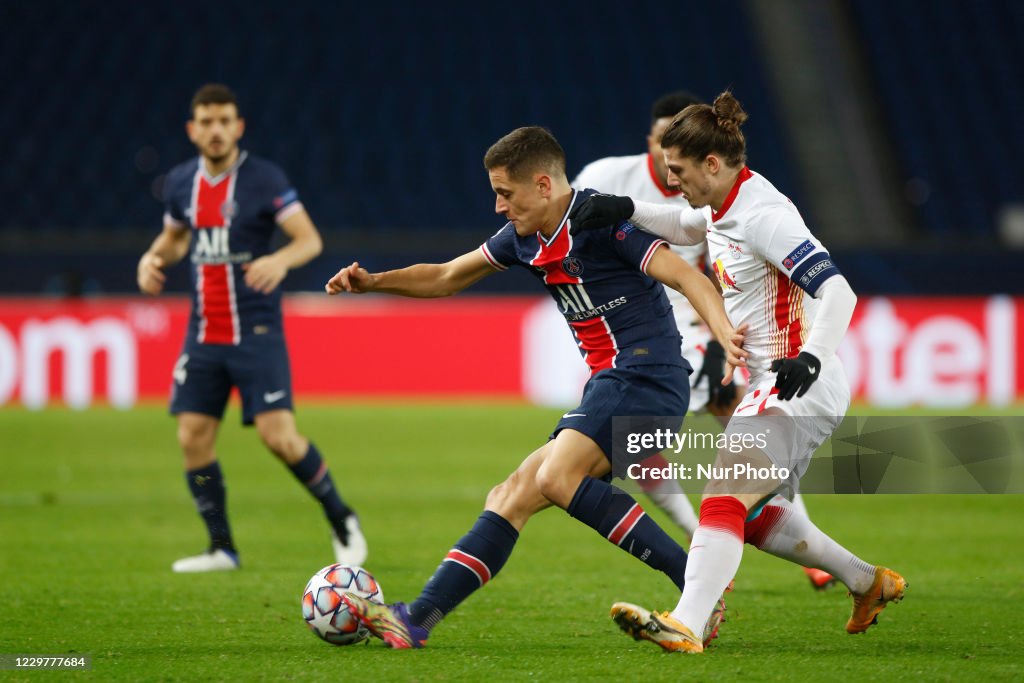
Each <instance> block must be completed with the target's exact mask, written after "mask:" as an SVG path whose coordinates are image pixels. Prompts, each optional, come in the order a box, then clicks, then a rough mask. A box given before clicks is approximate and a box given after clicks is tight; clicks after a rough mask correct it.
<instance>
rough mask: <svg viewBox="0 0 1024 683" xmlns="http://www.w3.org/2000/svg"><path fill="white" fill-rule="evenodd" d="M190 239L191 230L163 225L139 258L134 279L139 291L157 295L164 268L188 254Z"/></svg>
mask: <svg viewBox="0 0 1024 683" xmlns="http://www.w3.org/2000/svg"><path fill="white" fill-rule="evenodd" d="M191 239H192V231H191V230H188V229H183V228H181V227H179V226H176V225H173V226H172V225H165V226H164V229H163V230H162V231H161V232H160V234H159V235H157V236H156V239H155V240H153V244H151V245H150V246H149V249H147V250H146V253H144V254H143V255H142V257H141V258H140V259H139V265H138V267H137V268H136V273H135V279H136V282H137V283H138V285H139V291H141V292H142V293H143V294H149V295H150V296H157V295H158V294H160V293H161V292H163V291H164V282H166V279H167V278H166V276H165V275H164V268H167V267H169V266H173V265H174V264H175V263H177V262H178V261H180V260H181V259H183V258H185V255H186V254H188V243H189V241H190V240H191Z"/></svg>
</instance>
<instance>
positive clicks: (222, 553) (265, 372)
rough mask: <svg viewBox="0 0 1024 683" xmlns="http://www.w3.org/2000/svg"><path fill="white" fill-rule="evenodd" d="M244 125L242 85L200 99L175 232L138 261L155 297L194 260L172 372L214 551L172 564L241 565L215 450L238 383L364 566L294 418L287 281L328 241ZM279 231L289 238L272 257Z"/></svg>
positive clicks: (173, 211) (176, 195) (145, 288)
mask: <svg viewBox="0 0 1024 683" xmlns="http://www.w3.org/2000/svg"><path fill="white" fill-rule="evenodd" d="M244 129H245V122H244V120H243V119H242V118H241V117H240V116H239V112H238V104H237V100H236V97H235V95H234V93H233V92H232V91H231V90H230V89H228V88H227V87H225V86H223V85H219V84H209V85H205V86H203V87H202V88H200V89H199V91H198V92H196V94H195V96H194V97H193V99H192V119H191V120H190V121H189V122H188V124H187V130H188V135H189V138H190V139H191V140H192V142H193V143H194V144H195V145H196V147H197V149H198V150H199V156H197V157H196V158H194V159H192V160H191V161H187V162H185V163H183V164H180V165H178V166H176V167H175V168H174V169H172V170H171V172H170V173H168V174H167V179H166V182H165V185H164V199H165V202H166V213H165V214H164V228H163V231H162V232H161V233H160V235H158V236H157V238H156V239H155V240H154V241H153V244H152V245H151V246H150V248H149V249H148V250H147V251H146V253H145V254H143V255H142V258H141V259H140V260H139V265H138V284H139V289H140V290H141V291H142V292H144V293H145V294H149V295H154V296H155V295H158V294H160V293H161V292H162V291H163V286H164V282H165V276H164V272H163V271H164V269H165V268H167V267H169V266H171V265H173V264H175V263H177V262H179V261H181V260H182V259H183V258H185V256H186V255H191V259H190V261H191V276H192V314H191V316H190V318H189V326H188V332H187V334H186V337H185V343H184V348H183V349H182V353H181V356H180V357H179V358H178V361H177V363H176V364H175V366H174V371H173V374H172V376H173V385H172V386H173V390H172V397H171V413H172V414H174V415H177V419H178V442H179V444H180V446H181V449H182V452H183V453H184V456H185V477H186V480H187V482H188V487H189V490H190V491H191V493H192V496H193V498H194V499H195V502H196V507H197V508H198V510H199V514H200V516H201V517H202V518H203V521H204V522H205V523H206V527H207V531H208V532H209V536H210V545H209V548H208V549H207V551H206V552H204V553H201V554H199V555H196V556H193V557H186V558H183V559H181V560H178V561H177V562H175V563H174V564H173V567H172V568H173V569H174V571H176V572H205V571H217V570H231V569H236V568H237V567H238V566H239V559H238V551H237V550H236V548H235V545H234V542H233V540H232V537H231V530H230V526H229V524H228V518H227V509H226V505H225V500H226V497H225V489H224V479H223V475H222V474H221V469H220V465H219V464H218V462H217V457H216V454H215V452H214V442H215V440H216V437H217V430H218V428H219V427H220V422H221V418H222V417H223V414H224V408H225V406H226V405H227V401H228V397H229V395H230V393H231V388H232V387H237V388H238V391H239V394H240V395H241V397H242V421H243V423H244V424H245V425H252V424H255V425H256V430H257V431H258V432H259V435H260V438H261V439H262V441H263V443H264V444H265V445H266V446H267V448H269V449H270V451H271V452H273V453H274V455H276V456H277V457H279V458H280V459H281V460H282V461H283V462H284V463H285V464H286V465H287V466H288V468H289V469H290V470H291V471H292V473H293V474H294V475H295V476H296V478H298V480H299V481H300V482H301V483H302V484H303V485H304V486H306V488H307V489H308V490H309V492H310V493H311V494H312V495H313V496H314V497H315V498H316V499H317V500H318V501H319V502H320V503H321V505H322V506H323V509H324V513H325V514H326V516H327V518H328V520H329V521H330V524H331V527H332V535H333V544H334V550H335V556H336V558H337V560H338V561H339V562H346V563H350V564H361V563H362V562H363V561H364V560H365V559H366V541H365V539H364V538H363V535H362V532H361V531H360V528H359V521H358V519H357V517H356V516H355V513H354V512H353V511H352V509H351V508H349V507H348V506H347V505H345V503H344V502H342V500H341V498H340V497H339V495H338V491H337V489H336V488H335V486H334V483H333V480H332V478H331V474H330V472H329V471H328V469H327V464H326V463H325V462H324V460H323V459H322V458H321V456H320V452H319V451H318V450H317V448H316V446H314V445H313V444H312V443H311V442H310V441H309V440H308V439H306V437H304V436H302V435H301V434H300V433H299V432H298V430H297V429H296V426H295V416H294V414H293V412H292V407H293V406H292V389H291V373H290V370H289V366H288V350H287V348H286V346H285V340H284V330H283V327H282V321H281V290H280V287H279V285H280V284H281V281H282V280H284V278H285V276H286V275H287V273H288V271H289V270H290V269H292V268H297V267H299V266H301V265H303V264H305V263H307V262H308V261H309V260H310V259H312V258H314V257H315V256H316V255H317V254H319V253H320V251H321V248H322V243H321V240H320V234H319V233H318V232H317V229H316V227H315V226H314V225H313V222H312V221H311V220H310V217H309V215H308V214H307V213H306V210H305V209H304V208H303V207H302V204H301V203H300V202H299V199H298V195H297V194H296V192H295V190H294V189H293V188H292V187H291V185H290V184H289V182H288V179H287V178H286V177H285V175H284V173H283V172H282V171H281V169H279V168H278V167H277V166H275V165H274V164H272V163H270V162H268V161H265V160H263V159H259V158H257V157H255V156H252V155H249V154H248V153H247V152H244V151H241V150H240V149H239V147H238V141H239V139H240V138H241V137H242V133H243V132H244ZM278 227H280V228H281V230H282V231H283V232H284V233H285V235H286V236H287V237H288V238H289V241H288V243H287V244H285V245H284V246H283V247H281V248H280V249H278V250H277V251H274V252H271V251H270V242H271V238H272V237H273V234H274V232H275V231H276V229H277V228H278Z"/></svg>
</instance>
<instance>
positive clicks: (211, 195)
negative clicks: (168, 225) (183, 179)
mask: <svg viewBox="0 0 1024 683" xmlns="http://www.w3.org/2000/svg"><path fill="white" fill-rule="evenodd" d="M199 163H200V164H202V163H203V162H202V160H200V162H199ZM237 173H238V171H237V169H236V170H234V171H232V172H231V173H229V174H228V175H226V176H224V177H222V178H220V179H219V180H218V181H217V182H216V183H211V182H210V181H209V180H208V179H207V177H206V176H205V175H204V174H203V173H202V169H201V168H200V170H197V171H196V176H197V179H196V184H195V187H194V194H193V197H192V216H193V219H192V225H193V227H194V228H196V229H197V230H208V229H213V228H221V229H223V228H227V227H228V226H229V225H230V220H229V217H227V216H225V215H224V207H225V206H226V205H227V204H228V203H229V202H230V201H231V200H232V198H233V197H232V195H233V194H234V189H235V180H236V174H237ZM199 268H200V271H201V272H200V273H199V278H198V282H197V283H196V287H197V289H198V291H197V296H198V306H199V342H200V343H203V344H237V343H238V341H239V334H238V311H237V310H236V308H235V292H234V288H235V284H234V277H235V274H234V271H233V270H232V266H231V264H230V263H226V264H219V263H218V264H203V265H201V266H200V267H199Z"/></svg>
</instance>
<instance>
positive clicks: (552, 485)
mask: <svg viewBox="0 0 1024 683" xmlns="http://www.w3.org/2000/svg"><path fill="white" fill-rule="evenodd" d="M536 479H537V481H536V483H537V488H538V489H539V490H540V492H541V495H543V496H544V497H545V498H547V499H548V500H550V501H551V502H552V503H554V504H555V505H558V506H559V507H561V508H566V507H568V505H569V503H570V502H572V497H573V495H574V494H575V493H576V489H577V488H579V483H580V480H582V479H583V475H582V474H580V475H579V476H578V477H576V476H573V472H570V471H566V469H565V468H563V467H559V466H558V465H557V463H554V462H550V461H549V462H545V463H544V464H543V465H541V466H540V469H538V470H537V477H536Z"/></svg>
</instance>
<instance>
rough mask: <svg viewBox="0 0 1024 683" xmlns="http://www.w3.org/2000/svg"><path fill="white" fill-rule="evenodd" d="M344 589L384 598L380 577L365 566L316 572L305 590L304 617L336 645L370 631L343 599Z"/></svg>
mask: <svg viewBox="0 0 1024 683" xmlns="http://www.w3.org/2000/svg"><path fill="white" fill-rule="evenodd" d="M344 593H354V594H356V595H358V596H360V597H363V598H366V599H367V600H373V601H374V602H379V603H383V602H384V594H383V593H382V592H381V590H380V584H378V583H377V579H375V578H373V575H372V574H370V572H368V571H366V570H365V569H363V568H362V567H353V566H350V565H347V564H331V565H328V566H326V567H324V568H323V569H321V570H320V571H318V572H317V573H316V574H313V578H311V579H310V580H309V583H307V584H306V590H304V591H303V592H302V618H303V619H305V620H306V625H307V626H309V628H310V629H311V630H312V631H313V633H315V634H317V635H318V636H319V637H320V638H321V639H323V640H326V641H327V642H328V643H331V644H332V645H353V644H355V643H359V642H362V641H364V640H366V639H367V638H368V637H369V635H370V632H369V631H367V630H366V627H364V626H363V625H362V624H360V623H359V620H358V619H357V618H356V617H355V615H353V614H351V613H350V612H349V609H348V605H346V604H345V603H344V602H343V601H342V599H341V596H342V594H344Z"/></svg>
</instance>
